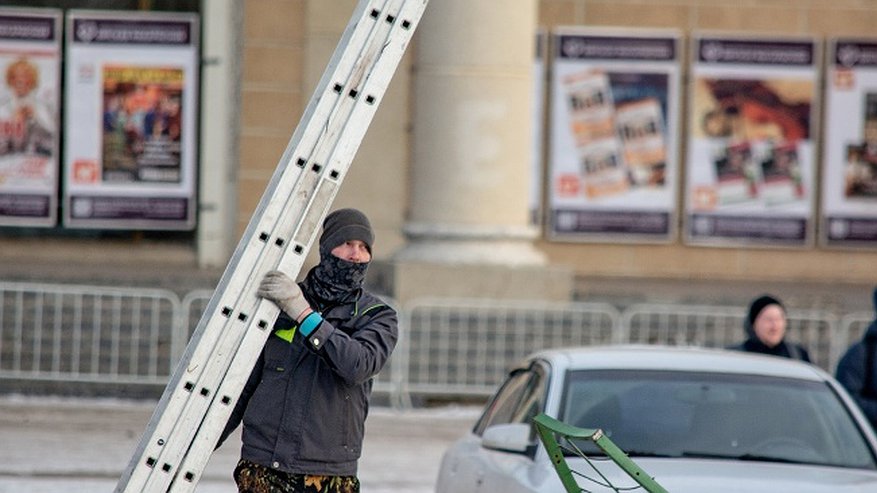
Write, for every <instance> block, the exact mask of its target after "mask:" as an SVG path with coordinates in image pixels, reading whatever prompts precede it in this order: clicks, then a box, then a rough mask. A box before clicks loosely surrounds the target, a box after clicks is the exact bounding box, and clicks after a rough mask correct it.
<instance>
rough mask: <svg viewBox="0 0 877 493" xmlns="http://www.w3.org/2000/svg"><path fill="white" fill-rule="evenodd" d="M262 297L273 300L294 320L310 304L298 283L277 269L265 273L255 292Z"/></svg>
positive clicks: (309, 306)
mask: <svg viewBox="0 0 877 493" xmlns="http://www.w3.org/2000/svg"><path fill="white" fill-rule="evenodd" d="M257 294H258V295H259V296H261V297H262V298H265V299H268V300H271V301H273V302H274V303H275V304H276V305H277V306H278V307H280V309H281V310H283V311H284V312H286V314H287V315H289V316H290V317H292V318H293V319H295V320H298V319H299V318H300V317H301V314H302V313H303V312H304V311H305V310H309V309H310V308H311V305H309V304H308V302H307V300H305V297H304V295H303V294H302V292H301V288H300V287H298V284H297V283H296V282H295V281H294V280H293V279H292V278H291V277H289V276H287V275H286V274H284V273H283V272H280V271H279V270H272V271H270V272H268V273H267V274H265V277H264V278H263V279H262V283H261V284H259V291H258V292H257Z"/></svg>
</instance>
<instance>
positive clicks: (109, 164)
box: [100, 66, 183, 183]
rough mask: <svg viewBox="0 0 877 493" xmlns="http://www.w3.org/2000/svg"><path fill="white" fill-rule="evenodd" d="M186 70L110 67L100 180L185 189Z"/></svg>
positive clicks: (105, 88) (106, 69)
mask: <svg viewBox="0 0 877 493" xmlns="http://www.w3.org/2000/svg"><path fill="white" fill-rule="evenodd" d="M182 96H183V70H182V69H180V68H163V67H139V66H105V67H104V68H103V130H102V142H101V154H102V157H103V159H102V160H101V165H102V169H101V172H100V176H101V179H102V180H103V181H104V182H109V183H134V182H143V183H180V179H181V177H182V166H181V162H180V138H181V136H182V105H181V102H182Z"/></svg>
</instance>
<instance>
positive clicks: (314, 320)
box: [298, 312, 323, 337]
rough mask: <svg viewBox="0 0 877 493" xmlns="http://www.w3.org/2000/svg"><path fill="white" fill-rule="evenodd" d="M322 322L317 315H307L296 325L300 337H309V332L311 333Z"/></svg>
mask: <svg viewBox="0 0 877 493" xmlns="http://www.w3.org/2000/svg"><path fill="white" fill-rule="evenodd" d="M322 321H323V317H321V316H320V314H319V313H317V312H311V313H308V316H307V317H305V319H304V320H302V321H301V323H300V324H299V325H298V330H299V332H301V335H303V336H305V337H307V336H309V335H311V332H313V331H314V329H316V328H317V326H318V325H320V322H322Z"/></svg>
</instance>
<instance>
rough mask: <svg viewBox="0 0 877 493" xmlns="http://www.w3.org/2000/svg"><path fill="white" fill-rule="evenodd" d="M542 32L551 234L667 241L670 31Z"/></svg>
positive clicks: (671, 229) (670, 227) (670, 229)
mask: <svg viewBox="0 0 877 493" xmlns="http://www.w3.org/2000/svg"><path fill="white" fill-rule="evenodd" d="M552 37H553V40H552V41H553V43H552V53H553V60H552V62H553V70H552V80H551V89H550V106H551V117H550V120H551V136H550V140H551V143H550V163H549V173H548V179H549V184H548V187H547V188H548V190H549V207H550V211H549V221H550V224H549V225H548V226H549V230H550V236H551V238H552V239H555V240H569V241H630V242H654V243H664V242H669V241H671V240H672V239H673V237H674V235H675V232H676V228H675V224H676V217H677V214H676V193H677V192H676V190H677V188H676V187H677V181H678V180H677V174H678V168H679V166H678V162H677V152H676V149H677V142H678V127H679V123H678V119H679V115H678V110H677V108H678V107H679V80H680V58H679V57H680V49H679V48H680V44H679V43H680V41H679V39H680V35H679V34H678V33H676V32H675V31H643V32H638V31H636V30H631V29H625V30H624V31H616V30H610V29H559V30H557V31H556V32H555V33H554V34H553V36H552Z"/></svg>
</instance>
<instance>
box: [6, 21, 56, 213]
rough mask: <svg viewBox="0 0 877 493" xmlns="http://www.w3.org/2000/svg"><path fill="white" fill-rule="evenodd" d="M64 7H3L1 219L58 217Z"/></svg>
mask: <svg viewBox="0 0 877 493" xmlns="http://www.w3.org/2000/svg"><path fill="white" fill-rule="evenodd" d="M61 15H62V14H61V11H59V10H49V9H13V8H6V9H0V70H2V74H3V83H2V84H0V224H2V225H10V226H54V225H55V224H56V223H57V221H58V214H57V210H58V169H59V164H60V161H59V157H58V155H59V153H58V131H59V123H58V104H59V103H58V102H59V100H60V97H59V96H60V93H61V76H60V66H61Z"/></svg>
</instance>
